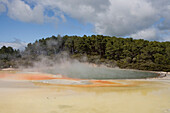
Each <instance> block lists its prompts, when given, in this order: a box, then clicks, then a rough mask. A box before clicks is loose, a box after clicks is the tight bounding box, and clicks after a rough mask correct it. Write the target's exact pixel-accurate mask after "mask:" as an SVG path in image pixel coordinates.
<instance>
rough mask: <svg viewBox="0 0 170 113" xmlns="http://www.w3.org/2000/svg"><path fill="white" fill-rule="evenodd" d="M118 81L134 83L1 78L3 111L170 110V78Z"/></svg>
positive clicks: (108, 112)
mask: <svg viewBox="0 0 170 113" xmlns="http://www.w3.org/2000/svg"><path fill="white" fill-rule="evenodd" d="M0 74H1V73H0ZM43 76H45V75H43ZM115 82H117V83H119V82H121V83H127V84H135V85H132V86H123V87H115V86H114V87H97V86H96V87H73V86H68V85H67V86H59V85H56V84H51V85H50V84H46V83H38V82H36V81H32V80H31V81H28V80H14V79H9V80H8V79H0V113H170V81H169V80H158V79H156V80H154V79H152V80H148V79H147V80H117V81H116V80H115ZM104 83H107V82H104Z"/></svg>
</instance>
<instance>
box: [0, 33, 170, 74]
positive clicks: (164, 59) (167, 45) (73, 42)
mask: <svg viewBox="0 0 170 113" xmlns="http://www.w3.org/2000/svg"><path fill="white" fill-rule="evenodd" d="M1 51H2V53H3V52H4V51H6V52H7V51H8V52H9V53H12V51H14V50H13V49H12V48H10V47H8V50H4V47H3V48H1V50H0V53H1ZM62 51H67V52H68V53H69V54H70V56H71V57H72V58H77V59H79V58H81V57H82V56H87V61H88V62H92V63H98V64H101V63H102V64H106V65H108V66H115V65H117V66H119V67H121V68H133V69H142V70H162V71H170V42H157V41H147V40H143V39H138V40H136V39H132V38H117V37H115V36H113V37H110V36H103V35H92V36H86V35H84V36H82V37H80V36H67V35H66V36H63V37H61V36H60V35H58V36H57V37H56V36H52V37H48V38H46V39H44V38H42V39H40V40H38V41H35V42H34V43H29V44H28V46H27V47H26V49H25V51H24V52H23V54H22V58H24V57H27V59H29V58H31V59H32V60H33V59H36V58H37V56H39V55H45V56H54V55H56V54H58V53H60V52H62ZM8 52H7V53H8Z"/></svg>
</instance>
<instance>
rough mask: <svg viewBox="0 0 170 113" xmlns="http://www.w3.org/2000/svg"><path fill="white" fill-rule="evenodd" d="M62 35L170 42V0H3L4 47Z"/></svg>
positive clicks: (0, 41)
mask: <svg viewBox="0 0 170 113" xmlns="http://www.w3.org/2000/svg"><path fill="white" fill-rule="evenodd" d="M58 34H60V35H61V36H63V35H78V36H83V35H93V34H95V35H97V34H99V35H108V36H118V37H132V38H135V39H145V40H151V41H170V0H0V46H3V45H6V46H12V47H14V48H16V49H23V48H24V46H26V45H27V43H29V42H34V41H35V40H38V39H41V38H46V37H50V36H52V35H56V36H57V35H58Z"/></svg>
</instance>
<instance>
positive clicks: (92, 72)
mask: <svg viewBox="0 0 170 113" xmlns="http://www.w3.org/2000/svg"><path fill="white" fill-rule="evenodd" d="M26 71H36V72H37V71H38V72H43V73H50V74H54V75H58V74H60V75H62V76H64V77H69V78H80V79H142V78H150V77H156V76H157V75H158V74H156V73H151V72H144V71H137V70H125V69H119V68H108V67H106V66H96V65H94V64H89V63H82V62H79V61H77V60H70V59H63V58H61V59H57V60H55V61H54V60H49V59H47V58H43V59H41V61H39V62H35V64H34V66H33V67H31V68H30V69H28V70H26Z"/></svg>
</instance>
